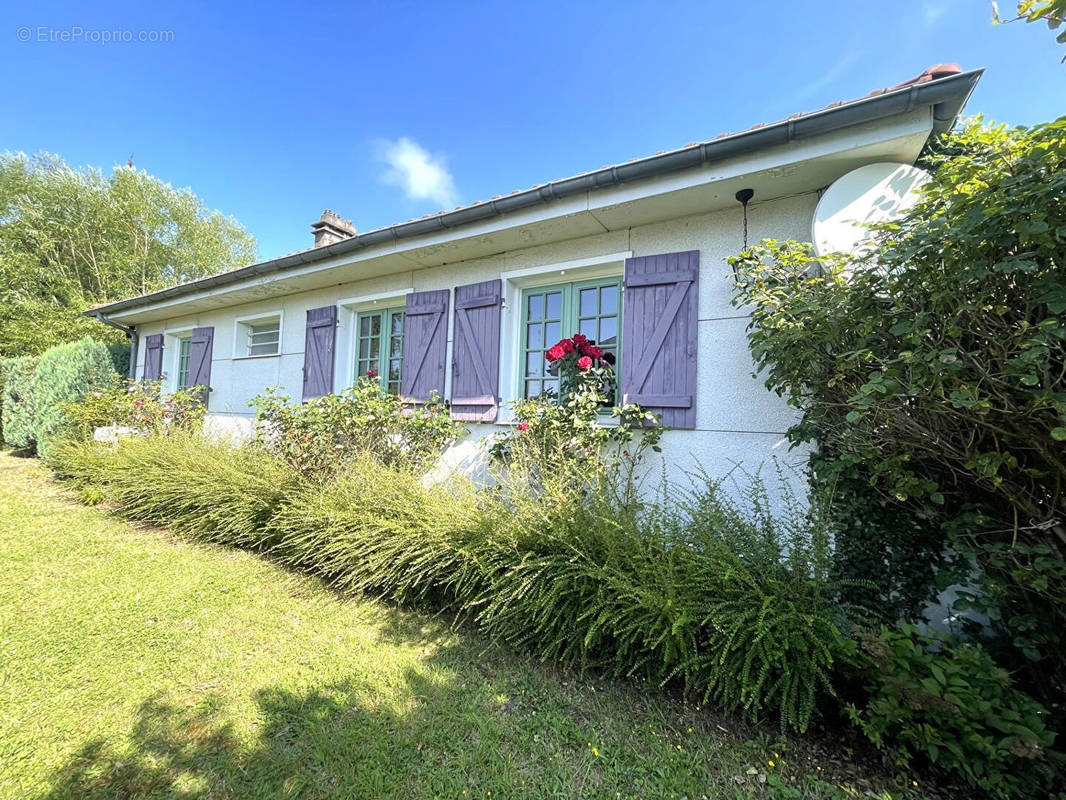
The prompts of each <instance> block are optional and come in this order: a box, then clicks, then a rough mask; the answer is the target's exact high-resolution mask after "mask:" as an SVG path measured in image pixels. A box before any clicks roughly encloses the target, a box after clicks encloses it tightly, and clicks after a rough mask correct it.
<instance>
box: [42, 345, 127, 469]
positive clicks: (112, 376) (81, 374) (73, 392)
mask: <svg viewBox="0 0 1066 800" xmlns="http://www.w3.org/2000/svg"><path fill="white" fill-rule="evenodd" d="M118 381H119V376H118V374H117V373H116V372H115V368H114V365H113V364H112V361H111V355H110V353H109V351H108V348H107V345H106V344H104V343H103V342H97V341H94V340H92V339H90V338H88V337H85V338H84V339H81V340H80V341H77V342H70V343H68V344H61V345H57V346H55V347H52V348H49V349H48V350H45V351H44V353H42V354H41V357H40V359H39V360H38V362H37V371H36V374H35V375H34V380H33V398H34V405H35V408H36V414H37V421H36V425H35V426H34V437H35V439H36V441H37V449H38V451H39V452H40V453H41V455H42V456H44V457H46V458H47V457H48V455H49V449H50V447H51V444H52V440H53V439H54V438H56V437H59V436H61V435H63V429H64V426H65V425H66V424H67V418H66V413H65V408H66V406H67V405H69V404H71V403H76V402H78V401H81V400H84V399H85V397H86V396H88V395H89V394H90V393H91V392H93V391H94V390H96V389H105V388H110V387H113V386H115V385H116V384H117V383H118Z"/></svg>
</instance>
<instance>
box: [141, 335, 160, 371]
mask: <svg viewBox="0 0 1066 800" xmlns="http://www.w3.org/2000/svg"><path fill="white" fill-rule="evenodd" d="M162 377H163V334H161V333H157V334H155V335H154V336H145V337H144V373H143V374H142V375H141V378H142V380H146V381H157V380H159V379H160V378H162Z"/></svg>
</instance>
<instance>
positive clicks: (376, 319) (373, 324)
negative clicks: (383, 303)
mask: <svg viewBox="0 0 1066 800" xmlns="http://www.w3.org/2000/svg"><path fill="white" fill-rule="evenodd" d="M370 333H371V335H372V336H380V335H381V315H380V314H375V315H374V316H372V317H371V318H370Z"/></svg>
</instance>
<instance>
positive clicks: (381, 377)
mask: <svg viewBox="0 0 1066 800" xmlns="http://www.w3.org/2000/svg"><path fill="white" fill-rule="evenodd" d="M403 322H404V310H403V307H398V308H384V309H381V310H380V311H360V312H359V313H358V314H356V316H355V375H356V377H359V376H360V375H366V373H367V370H370V369H373V370H374V371H375V372H377V374H378V381H379V382H380V383H381V385H382V387H383V388H384V389H385V390H386V391H387V392H389V393H391V394H399V393H400V380H401V378H402V377H403V328H404V325H403Z"/></svg>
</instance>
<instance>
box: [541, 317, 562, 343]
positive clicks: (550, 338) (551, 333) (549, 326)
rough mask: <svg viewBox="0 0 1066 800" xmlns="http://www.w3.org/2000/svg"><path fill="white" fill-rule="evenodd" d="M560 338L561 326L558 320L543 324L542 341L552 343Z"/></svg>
mask: <svg viewBox="0 0 1066 800" xmlns="http://www.w3.org/2000/svg"><path fill="white" fill-rule="evenodd" d="M562 338H563V337H562V326H561V325H560V324H559V323H558V322H548V323H546V324H545V325H544V341H545V342H547V344H548V345H553V344H555V343H556V342H557V341H559V340H560V339H562Z"/></svg>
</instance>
